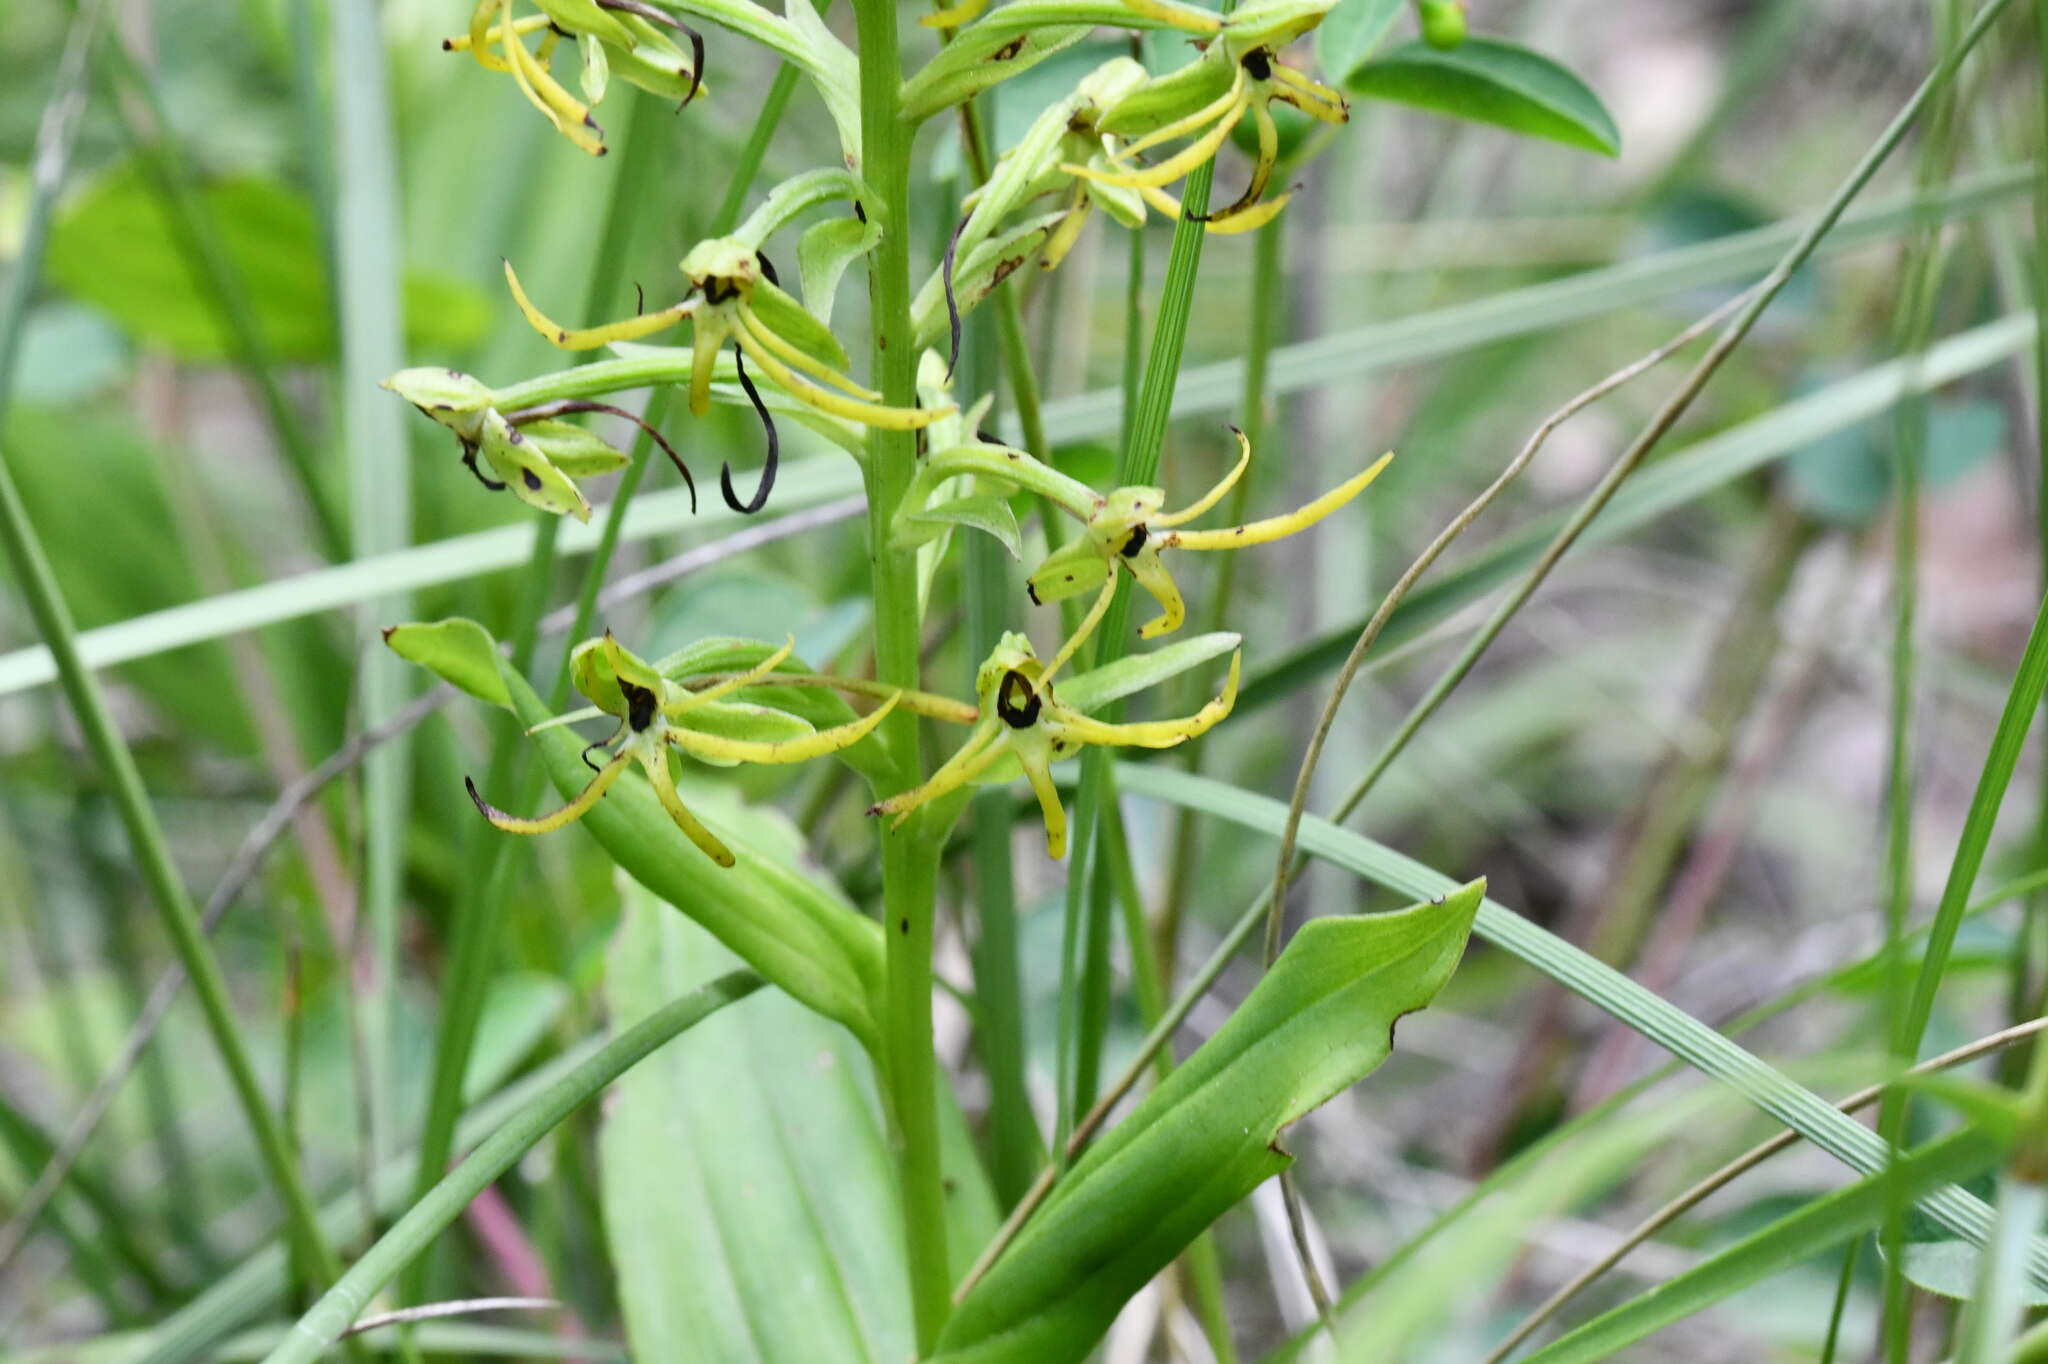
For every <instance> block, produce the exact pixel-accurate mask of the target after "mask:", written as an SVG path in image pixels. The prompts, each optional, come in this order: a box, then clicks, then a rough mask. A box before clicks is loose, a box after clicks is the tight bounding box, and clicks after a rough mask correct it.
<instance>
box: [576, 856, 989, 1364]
mask: <svg viewBox="0 0 2048 1364" xmlns="http://www.w3.org/2000/svg"><path fill="white" fill-rule="evenodd" d="M623 890H624V893H625V912H624V917H623V920H622V922H621V924H620V927H619V932H618V935H617V937H616V938H615V940H614V942H613V948H612V953H611V965H610V969H609V972H608V974H607V980H606V990H605V993H606V998H607V1000H608V1001H609V1004H610V1007H611V1012H612V1014H613V1017H614V1019H615V1020H616V1022H617V1023H618V1024H619V1025H624V1024H627V1023H630V1022H631V1021H632V1020H633V1019H635V1018H638V1017H639V1016H641V1015H642V1014H644V1013H646V1012H648V1011H649V1010H651V1009H653V1008H655V1007H658V1006H659V1005H660V1004H662V1003H663V1002H665V1001H667V1000H669V999H672V998H675V997H676V996H677V995H678V994H681V993H683V992H685V991H687V990H688V989H689V988H690V987H691V986H692V985H693V984H694V983H696V982H698V981H701V980H704V979H706V978H709V977H712V976H715V975H717V974H718V973H720V972H722V971H725V970H728V969H730V967H731V966H732V965H733V960H732V957H731V954H730V953H728V952H727V951H726V950H725V949H724V948H722V947H720V946H719V945H718V944H717V943H716V942H715V941H713V940H712V939H711V937H710V936H709V935H708V934H706V933H705V932H704V931H703V930H702V929H700V928H698V927H696V926H695V925H694V924H691V923H690V922H689V921H688V920H686V919H684V918H683V917H682V916H680V915H678V914H675V913H673V912H671V911H670V910H669V909H668V907H667V906H665V905H663V904H661V903H660V901H659V900H657V899H656V898H655V897H654V896H653V895H651V894H650V893H648V892H647V891H646V890H645V889H643V888H642V887H640V886H637V885H634V884H632V883H630V882H625V883H624V885H623ZM714 1021H716V1020H707V1022H706V1023H704V1024H700V1025H699V1026H700V1027H703V1028H705V1029H706V1031H705V1032H704V1033H703V1035H702V1036H700V1037H697V1038H695V1039H693V1040H692V1041H689V1042H686V1043H684V1044H683V1045H681V1046H675V1047H669V1048H666V1049H665V1050H663V1051H661V1052H658V1053H656V1054H655V1055H654V1056H653V1057H651V1058H649V1060H648V1061H647V1062H646V1063H644V1064H643V1065H641V1066H640V1067H638V1068H636V1069H635V1070H634V1071H632V1072H630V1073H628V1074H627V1075H626V1076H625V1077H624V1078H623V1079H622V1080H621V1081H620V1082H619V1084H618V1086H617V1088H616V1090H615V1091H614V1096H613V1101H612V1104H611V1106H610V1107H609V1108H608V1109H607V1111H606V1115H605V1122H604V1128H603V1132H602V1135H601V1138H600V1144H599V1162H600V1164H599V1174H600V1178H601V1180H602V1196H603V1204H604V1222H605V1229H606V1235H607V1238H608V1240H609V1243H610V1248H611V1258H612V1263H613V1264H614V1265H616V1266H617V1267H618V1269H619V1277H618V1292H619V1300H620V1305H621V1307H622V1308H623V1310H624V1314H625V1320H626V1332H627V1338H628V1340H629V1342H630V1343H631V1345H632V1347H633V1353H634V1355H635V1356H636V1357H637V1358H641V1359H716V1360H721V1361H731V1362H732V1364H742V1362H743V1361H754V1360H758V1361H762V1362H763V1364H771V1362H776V1361H782V1360H844V1361H875V1362H877V1364H879V1362H880V1361H894V1360H901V1359H908V1358H910V1357H911V1355H912V1354H913V1353H914V1345H915V1342H914V1339H913V1333H912V1328H911V1317H910V1299H909V1294H908V1292H907V1284H908V1281H909V1280H908V1272H907V1270H906V1269H905V1267H904V1265H905V1260H904V1249H903V1238H902V1231H901V1226H902V1221H901V1216H900V1214H899V1212H898V1210H897V1206H896V1193H895V1188H896V1186H895V1174H894V1168H893V1165H892V1161H891V1157H890V1154H889V1144H888V1138H887V1134H886V1129H885V1127H884V1125H883V1122H882V1119H881V1112H880V1108H879V1104H878V1102H877V1099H876V1096H875V1091H874V1084H873V1080H872V1072H871V1069H870V1067H869V1066H868V1064H867V1062H866V1059H865V1058H864V1057H863V1056H862V1055H861V1053H860V1050H859V1049H858V1048H857V1047H855V1046H854V1045H853V1041H852V1039H851V1038H849V1037H848V1036H847V1034H846V1033H845V1031H844V1030H842V1029H839V1028H835V1027H833V1026H832V1025H831V1024H829V1023H827V1022H825V1021H824V1020H823V1019H821V1018H819V1017H817V1016H816V1015H815V1014H811V1013H809V1012H807V1011H806V1010H804V1009H803V1008H801V1007H800V1006H798V1005H797V1004H796V1003H795V1002H794V1001H792V1000H789V999H786V998H782V997H778V996H774V995H769V996H767V997H764V998H761V999H757V1000H755V1001H753V1002H752V1003H751V1004H750V1005H749V1006H748V1008H746V1009H735V1010H731V1011H729V1012H728V1013H726V1014H725V1015H724V1016H723V1021H722V1025H721V1026H715V1027H714V1026H713V1022H714ZM951 1129H952V1131H953V1133H954V1134H955V1136H956V1140H955V1141H953V1142H952V1143H951V1154H952V1155H953V1156H954V1157H955V1163H953V1164H951V1165H949V1167H948V1168H947V1170H946V1175H947V1176H948V1179H949V1185H950V1187H951V1189H952V1191H953V1202H952V1207H953V1208H954V1210H955V1211H956V1213H958V1214H961V1216H960V1217H959V1218H958V1220H956V1222H955V1224H954V1226H953V1228H952V1229H953V1230H954V1232H955V1244H957V1245H960V1246H961V1249H962V1250H963V1251H966V1252H971V1251H972V1249H973V1247H975V1246H977V1245H980V1244H982V1243H983V1241H985V1240H986V1238H987V1237H988V1236H989V1235H990V1234H991V1231H992V1229H993V1224H994V1216H995V1213H994V1204H993V1201H992V1199H991V1198H990V1196H989V1194H988V1191H987V1188H986V1186H985V1183H984V1182H983V1180H982V1177H981V1175H980V1173H979V1171H978V1170H977V1169H975V1168H974V1167H973V1164H972V1161H973V1157H972V1154H971V1148H970V1147H969V1146H968V1145H967V1139H966V1133H965V1129H964V1127H963V1126H962V1124H961V1123H960V1122H959V1119H958V1111H957V1110H953V1112H952V1122H951ZM961 1156H965V1157H966V1164H964V1165H963V1164H959V1163H958V1158H959V1157H961Z"/></svg>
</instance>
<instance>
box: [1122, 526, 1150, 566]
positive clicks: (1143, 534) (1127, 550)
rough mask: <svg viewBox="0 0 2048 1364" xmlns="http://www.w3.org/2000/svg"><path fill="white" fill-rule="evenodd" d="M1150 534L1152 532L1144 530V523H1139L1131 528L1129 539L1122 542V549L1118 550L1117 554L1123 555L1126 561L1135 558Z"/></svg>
mask: <svg viewBox="0 0 2048 1364" xmlns="http://www.w3.org/2000/svg"><path fill="white" fill-rule="evenodd" d="M1151 534H1152V532H1151V531H1150V530H1148V529H1147V528H1146V526H1145V523H1144V522H1142V521H1140V522H1139V523H1138V524H1137V525H1135V526H1132V527H1131V538H1130V539H1128V540H1126V541H1124V547H1123V548H1122V549H1120V550H1118V551H1117V553H1119V554H1121V555H1123V556H1124V557H1125V558H1126V559H1135V558H1137V557H1138V551H1139V550H1141V549H1143V548H1144V547H1145V540H1146V538H1147V537H1148V536H1150V535H1151Z"/></svg>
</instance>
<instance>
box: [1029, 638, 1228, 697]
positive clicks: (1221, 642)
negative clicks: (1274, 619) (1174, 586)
mask: <svg viewBox="0 0 2048 1364" xmlns="http://www.w3.org/2000/svg"><path fill="white" fill-rule="evenodd" d="M1243 642H1244V636H1242V635H1237V634H1232V633H1231V632H1230V631H1228V630H1218V631H1216V632H1215V633H1213V634H1207V635H1196V636H1194V637H1193V638H1192V639H1183V640H1177V641H1175V642H1174V643H1172V644H1169V645H1167V646H1166V647H1165V648H1163V649H1154V650H1152V651H1151V652H1150V653H1143V654H1125V655H1124V656H1123V657H1122V658H1119V659H1118V660H1116V662H1114V663H1109V664H1105V665H1104V666H1102V667H1100V668H1092V669H1090V670H1089V671H1087V672H1085V673H1075V674H1073V675H1072V676H1070V677H1068V678H1067V679H1066V681H1064V682H1061V683H1060V684H1059V696H1060V700H1062V701H1064V702H1066V703H1067V704H1068V705H1070V706H1072V707H1074V708H1075V709H1076V710H1083V711H1088V710H1095V709H1097V708H1099V707H1102V706H1106V705H1108V704H1109V703H1110V702H1111V701H1115V700H1118V699H1120V698H1122V697H1125V696H1129V695H1130V694H1131V693H1132V692H1140V691H1143V690H1145V689H1146V688H1147V687H1156V686H1158V685H1159V684H1160V683H1161V682H1164V681H1165V680H1166V679H1167V678H1169V677H1177V676H1179V675H1180V674H1181V673H1184V672H1186V671H1187V670H1188V669H1189V668H1198V667H1200V666H1201V665H1202V664H1204V663H1207V662H1208V661H1209V660H1210V659H1212V658H1221V657H1223V656H1224V655H1225V654H1227V653H1229V652H1230V651H1231V650H1232V649H1235V648H1236V647H1237V646H1238V645H1239V644H1241V643H1243Z"/></svg>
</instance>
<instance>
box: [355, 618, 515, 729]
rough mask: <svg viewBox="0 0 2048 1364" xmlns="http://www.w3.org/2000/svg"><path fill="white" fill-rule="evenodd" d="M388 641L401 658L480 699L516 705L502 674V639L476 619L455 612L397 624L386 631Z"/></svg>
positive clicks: (392, 649) (500, 704)
mask: <svg viewBox="0 0 2048 1364" xmlns="http://www.w3.org/2000/svg"><path fill="white" fill-rule="evenodd" d="M384 643H385V644H387V645H389V646H390V648H391V652H393V653H395V654H397V655H398V656H399V657H400V658H402V659H405V660H406V661H407V662H409V663H417V664H419V665H420V666H421V667H422V668H425V669H426V670H427V671H429V672H431V673H433V674H434V675H435V676H436V677H438V678H440V679H441V680H442V681H443V682H448V683H452V684H453V685H455V686H457V687H460V688H461V689H462V690H463V691H466V692H468V693H469V694H470V695H471V696H474V697H476V698H477V699H478V700H479V701H488V702H490V703H491V704H492V705H494V706H505V707H507V708H509V707H510V706H511V705H512V698H511V697H510V696H508V695H506V693H505V684H504V682H503V681H502V680H500V678H499V677H498V641H497V640H495V639H493V638H492V637H491V632H490V631H488V630H486V629H484V627H483V626H481V625H478V624H477V623H476V622H475V621H473V620H466V619H464V618H463V617H461V616H451V617H449V618H448V619H447V620H441V621H435V622H433V623H432V624H425V623H420V622H415V623H413V624H410V625H393V626H391V627H389V628H388V629H386V630H385V631H384Z"/></svg>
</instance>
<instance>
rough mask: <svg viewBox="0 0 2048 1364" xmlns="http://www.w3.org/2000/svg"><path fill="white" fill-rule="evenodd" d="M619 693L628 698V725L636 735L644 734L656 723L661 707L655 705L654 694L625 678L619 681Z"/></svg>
mask: <svg viewBox="0 0 2048 1364" xmlns="http://www.w3.org/2000/svg"><path fill="white" fill-rule="evenodd" d="M619 691H620V692H622V693H623V694H624V695H625V698H626V724H627V725H628V726H630V727H631V728H632V730H633V732H634V733H635V734H639V733H642V732H644V731H645V730H646V728H647V727H648V726H649V725H651V724H653V723H654V714H655V711H657V710H658V709H659V707H658V706H657V705H656V704H655V700H654V693H653V692H651V691H649V690H648V689H647V688H645V687H641V686H636V685H634V684H633V683H631V682H628V681H627V680H626V679H625V678H623V677H622V678H620V679H619Z"/></svg>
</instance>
